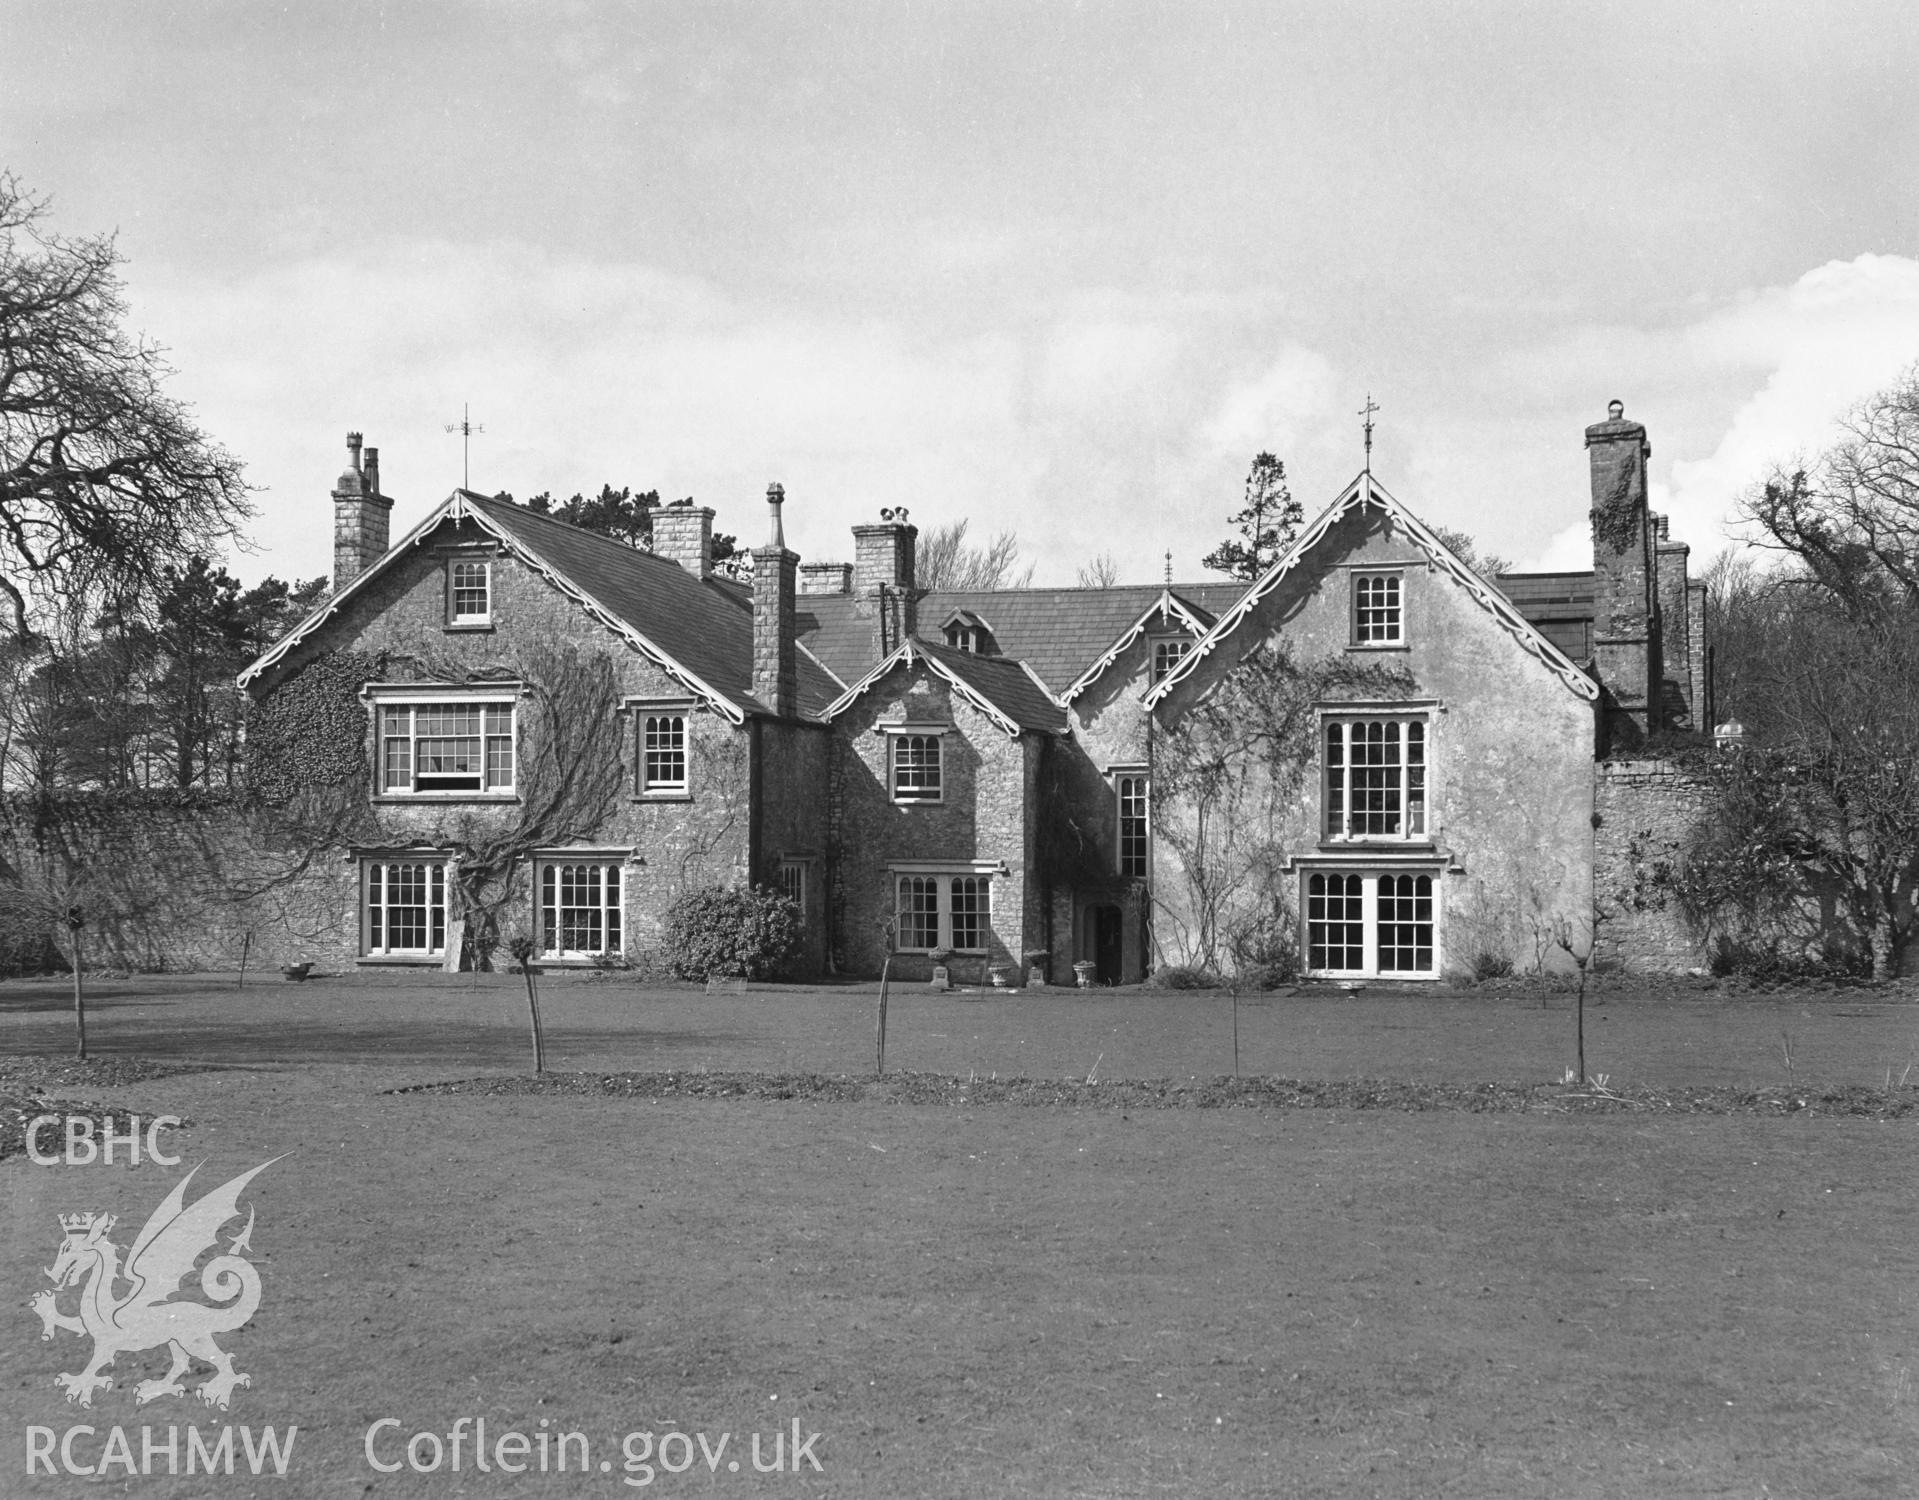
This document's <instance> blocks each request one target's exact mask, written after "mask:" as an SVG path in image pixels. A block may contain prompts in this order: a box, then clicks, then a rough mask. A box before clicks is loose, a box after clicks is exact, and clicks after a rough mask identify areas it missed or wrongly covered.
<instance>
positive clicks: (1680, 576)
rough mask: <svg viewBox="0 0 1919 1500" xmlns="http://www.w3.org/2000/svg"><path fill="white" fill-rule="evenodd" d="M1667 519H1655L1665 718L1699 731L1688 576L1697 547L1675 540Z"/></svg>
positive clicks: (1679, 726) (1701, 709) (1675, 725)
mask: <svg viewBox="0 0 1919 1500" xmlns="http://www.w3.org/2000/svg"><path fill="white" fill-rule="evenodd" d="M1668 524H1669V523H1668V521H1667V518H1666V517H1665V516H1654V517H1653V531H1654V537H1653V568H1654V588H1655V592H1656V593H1657V595H1658V599H1659V608H1658V611H1657V612H1656V615H1655V623H1656V624H1657V625H1658V630H1657V631H1656V632H1655V635H1656V637H1657V639H1658V642H1659V676H1660V692H1661V707H1662V708H1663V710H1664V712H1663V713H1662V715H1661V720H1660V722H1662V723H1663V724H1664V725H1666V727H1668V728H1672V729H1694V728H1697V727H1698V726H1699V723H1700V721H1701V719H1702V718H1703V716H1704V709H1705V705H1704V704H1703V703H1701V702H1700V701H1699V692H1700V688H1699V682H1698V679H1696V678H1695V677H1694V676H1693V674H1692V657H1693V647H1692V609H1691V601H1690V599H1689V598H1688V593H1689V589H1688V579H1687V574H1688V571H1689V570H1690V568H1691V557H1692V548H1691V547H1689V546H1687V545H1686V544H1685V543H1684V542H1675V541H1674V540H1673V539H1672V536H1671V534H1670V533H1669V531H1668V530H1667V526H1668Z"/></svg>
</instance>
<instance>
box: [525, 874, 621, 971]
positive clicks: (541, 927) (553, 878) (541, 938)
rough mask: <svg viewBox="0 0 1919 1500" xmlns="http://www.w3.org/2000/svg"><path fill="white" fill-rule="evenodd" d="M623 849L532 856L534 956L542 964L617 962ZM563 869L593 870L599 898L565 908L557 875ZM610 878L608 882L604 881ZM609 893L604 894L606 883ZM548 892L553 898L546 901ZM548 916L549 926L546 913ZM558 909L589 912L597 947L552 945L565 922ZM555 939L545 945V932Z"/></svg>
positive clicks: (560, 933) (619, 946) (559, 876)
mask: <svg viewBox="0 0 1919 1500" xmlns="http://www.w3.org/2000/svg"><path fill="white" fill-rule="evenodd" d="M628 854H629V851H625V850H605V849H557V850H549V851H546V852H544V853H540V854H536V855H534V857H533V931H534V934H535V941H536V943H537V945H538V946H537V953H538V956H539V957H540V959H541V960H543V961H544V962H548V963H562V964H564V963H593V962H595V961H596V960H599V959H604V958H609V957H611V958H618V957H621V956H623V955H624V954H625V952H626V934H627V928H628V923H627V920H626V892H627V884H628V882H627V878H626V864H627V859H628ZM568 867H575V868H578V869H584V870H592V871H594V872H596V877H597V885H598V895H599V900H598V901H597V902H595V903H591V904H584V903H581V902H577V901H576V902H574V903H573V904H572V905H571V906H564V905H562V904H561V903H560V901H559V897H560V894H561V889H562V881H563V878H564V877H563V875H562V873H561V872H562V871H563V870H565V869H567V868H568ZM609 877H610V879H609ZM610 884H611V885H614V886H616V887H617V888H616V889H614V890H613V891H612V892H611V894H610V895H609V891H608V888H609V885H610ZM549 887H550V888H551V892H552V896H553V900H552V901H551V902H549V901H548V899H547V898H548V890H549ZM549 911H551V912H552V913H553V917H552V920H551V922H550V923H549V920H548V912H549ZM563 911H593V912H597V914H598V918H599V934H600V946H599V947H598V948H597V949H592V948H563V947H559V946H557V939H558V938H559V937H560V936H562V935H563V934H564V932H565V923H564V922H563V921H562V920H561V919H560V916H559V913H561V912H563ZM549 931H550V932H552V933H553V934H554V936H555V938H556V944H555V946H551V947H549V946H548V944H547V936H548V933H549Z"/></svg>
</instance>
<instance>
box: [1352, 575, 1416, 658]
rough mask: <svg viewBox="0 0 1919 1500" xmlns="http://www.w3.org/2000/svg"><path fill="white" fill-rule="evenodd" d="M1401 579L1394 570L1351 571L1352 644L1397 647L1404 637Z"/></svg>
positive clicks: (1404, 615) (1404, 621) (1402, 642)
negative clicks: (1381, 571)
mask: <svg viewBox="0 0 1919 1500" xmlns="http://www.w3.org/2000/svg"><path fill="white" fill-rule="evenodd" d="M1401 588H1402V580H1401V578H1400V575H1399V574H1397V573H1355V574H1353V644H1354V645H1355V646H1399V645H1403V644H1405V640H1406V614H1405V609H1404V607H1403V600H1402V593H1401Z"/></svg>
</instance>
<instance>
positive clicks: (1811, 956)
mask: <svg viewBox="0 0 1919 1500" xmlns="http://www.w3.org/2000/svg"><path fill="white" fill-rule="evenodd" d="M1706 967H1707V969H1708V970H1709V971H1710V972H1711V974H1712V976H1713V977H1714V978H1715V979H1727V978H1730V977H1731V976H1733V975H1735V974H1736V975H1738V976H1739V977H1740V978H1742V979H1751V980H1755V981H1758V982H1761V983H1780V982H1783V981H1789V980H1795V979H1864V978H1868V977H1870V975H1871V973H1872V957H1871V955H1870V954H1868V953H1862V952H1860V951H1859V950H1857V949H1847V948H1844V947H1835V948H1829V949H1822V950H1819V951H1816V952H1793V951H1791V950H1790V949H1788V948H1785V947H1781V946H1780V945H1779V944H1777V943H1767V942H1763V941H1760V940H1758V939H1754V938H1748V937H1734V936H1731V935H1727V934H1722V935H1720V936H1719V937H1716V938H1714V939H1713V942H1712V946H1711V948H1709V949H1708V950H1707V952H1706Z"/></svg>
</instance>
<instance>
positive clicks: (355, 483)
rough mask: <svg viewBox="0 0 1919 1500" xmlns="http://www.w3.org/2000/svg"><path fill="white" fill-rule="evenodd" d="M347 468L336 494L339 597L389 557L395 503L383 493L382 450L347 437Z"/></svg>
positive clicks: (335, 557) (335, 552)
mask: <svg viewBox="0 0 1919 1500" xmlns="http://www.w3.org/2000/svg"><path fill="white" fill-rule="evenodd" d="M346 452H347V466H346V471H345V472H344V473H342V474H341V475H340V482H339V483H338V484H337V485H336V486H334V490H333V590H334V592H335V593H338V592H339V591H340V590H341V589H343V588H345V587H346V586H347V585H348V584H349V583H351V582H353V580H354V579H356V578H358V577H359V576H360V575H361V574H362V573H364V572H365V571H366V570H367V569H368V568H370V567H372V566H373V565H374V563H376V562H378V561H379V560H380V559H381V558H382V557H384V556H385V555H386V549H387V541H388V539H389V537H390V536H391V535H392V527H393V502H392V501H391V500H389V499H387V498H386V496H384V495H382V494H381V493H380V450H379V449H377V448H368V449H367V450H366V457H365V461H364V465H363V464H362V459H361V454H360V434H359V433H357V432H349V433H348V434H347V435H346Z"/></svg>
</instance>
